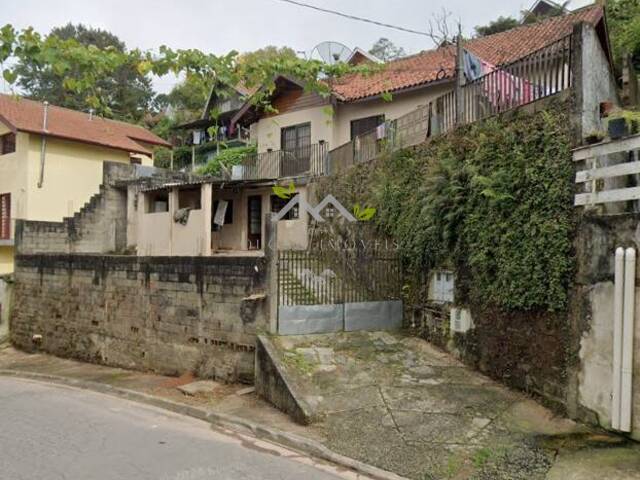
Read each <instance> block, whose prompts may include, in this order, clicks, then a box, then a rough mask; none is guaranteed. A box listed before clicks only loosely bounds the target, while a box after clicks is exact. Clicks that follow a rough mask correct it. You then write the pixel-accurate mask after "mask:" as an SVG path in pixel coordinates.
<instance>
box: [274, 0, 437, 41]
mask: <svg viewBox="0 0 640 480" xmlns="http://www.w3.org/2000/svg"><path fill="white" fill-rule="evenodd" d="M277 1H279V2H284V3H291V4H293V5H297V6H299V7H305V8H310V9H312V10H317V11H319V12H324V13H330V14H331V15H337V16H339V17H343V18H348V19H349V20H356V21H358V22H364V23H371V24H373V25H378V26H380V27H385V28H393V29H395V30H400V31H401V32H408V33H415V34H416V35H424V36H425V37H431V35H429V34H428V33H427V32H421V31H420V30H412V29H410V28H404V27H399V26H397V25H391V24H388V23H382V22H378V21H376V20H371V19H369V18H362V17H357V16H355V15H349V14H347V13H342V12H338V11H336V10H329V9H327V8H321V7H316V6H315V5H310V4H308V3H303V2H297V1H296V0H277Z"/></svg>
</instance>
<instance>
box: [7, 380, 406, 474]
mask: <svg viewBox="0 0 640 480" xmlns="http://www.w3.org/2000/svg"><path fill="white" fill-rule="evenodd" d="M0 375H2V376H5V377H15V378H22V379H25V380H35V381H40V382H47V383H52V384H57V385H64V386H67V387H74V388H79V389H82V390H90V391H94V392H98V393H102V394H106V395H111V396H114V397H119V398H123V399H126V400H131V401H134V402H139V403H144V404H146V405H151V406H154V407H157V408H162V409H164V410H168V411H171V412H173V413H177V414H179V415H186V416H189V417H192V418H196V419H198V420H203V421H205V422H208V423H209V424H211V425H212V426H213V427H214V428H218V429H227V430H231V431H234V432H238V433H245V434H246V433H249V434H251V435H253V436H254V437H256V438H257V439H260V440H266V441H269V442H272V443H275V444H278V445H281V446H283V447H286V448H290V449H293V450H297V451H298V452H301V453H304V454H307V455H311V456H313V457H316V458H319V459H322V460H326V461H329V462H331V463H334V464H336V465H339V466H342V467H345V468H348V469H350V470H353V471H355V472H357V473H361V474H363V475H366V476H367V477H369V478H371V479H374V480H408V479H407V478H405V477H401V476H400V475H397V474H395V473H392V472H388V471H386V470H383V469H381V468H378V467H374V466H373V465H369V464H366V463H363V462H360V461H358V460H354V459H352V458H349V457H345V456H344V455H340V454H339V453H335V452H334V451H332V450H330V449H329V448H327V447H326V446H324V445H323V444H321V443H320V442H317V441H315V440H311V439H309V438H305V437H301V436H300V435H295V434H292V433H288V432H284V431H282V430H278V429H275V428H271V427H268V426H265V425H261V424H258V423H254V422H250V421H248V420H245V419H243V418H240V417H236V416H233V415H227V414H224V413H217V412H214V411H211V410H207V409H204V408H199V407H194V406H191V405H185V404H182V403H178V402H172V401H171V400H166V399H164V398H160V397H156V396H154V395H149V394H146V393H141V392H136V391H134V390H129V389H125V388H119V387H114V386H112V385H108V384H104V383H99V382H92V381H89V380H78V379H73V378H67V377H61V376H57V375H48V374H42V373H32V372H22V371H16V370H7V369H0Z"/></svg>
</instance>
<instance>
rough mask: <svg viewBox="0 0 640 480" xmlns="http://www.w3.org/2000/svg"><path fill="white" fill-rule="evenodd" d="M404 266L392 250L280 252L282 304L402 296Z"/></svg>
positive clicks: (368, 299)
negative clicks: (378, 251) (372, 251)
mask: <svg viewBox="0 0 640 480" xmlns="http://www.w3.org/2000/svg"><path fill="white" fill-rule="evenodd" d="M401 288H402V267H401V264H400V261H399V259H398V258H397V257H396V256H394V255H392V254H378V253H361V254H357V253H354V252H348V253H347V252H341V254H340V255H337V254H336V252H334V251H331V250H324V251H323V250H318V251H309V250H283V251H280V252H278V304H279V305H282V306H291V305H335V304H341V303H352V302H371V301H384V300H398V299H400V297H401Z"/></svg>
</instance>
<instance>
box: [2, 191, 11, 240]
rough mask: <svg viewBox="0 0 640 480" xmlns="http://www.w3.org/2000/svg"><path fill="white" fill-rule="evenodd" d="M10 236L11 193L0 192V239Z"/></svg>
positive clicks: (7, 238)
mask: <svg viewBox="0 0 640 480" xmlns="http://www.w3.org/2000/svg"><path fill="white" fill-rule="evenodd" d="M9 238H11V194H10V193H3V194H0V240H9Z"/></svg>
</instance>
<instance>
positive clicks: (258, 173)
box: [231, 143, 329, 180]
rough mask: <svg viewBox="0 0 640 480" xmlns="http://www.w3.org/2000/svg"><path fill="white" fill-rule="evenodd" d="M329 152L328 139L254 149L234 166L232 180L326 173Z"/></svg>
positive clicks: (267, 178)
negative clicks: (298, 145) (284, 148)
mask: <svg viewBox="0 0 640 480" xmlns="http://www.w3.org/2000/svg"><path fill="white" fill-rule="evenodd" d="M328 153H329V144H328V143H316V144H313V145H307V146H303V147H298V148H296V149H293V150H274V151H270V152H262V153H254V154H252V155H249V156H247V157H246V158H245V159H244V160H242V162H241V163H240V164H239V165H236V166H234V167H233V170H232V172H231V180H275V179H278V178H287V177H301V176H319V175H324V174H325V173H326V171H327V162H328Z"/></svg>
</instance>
